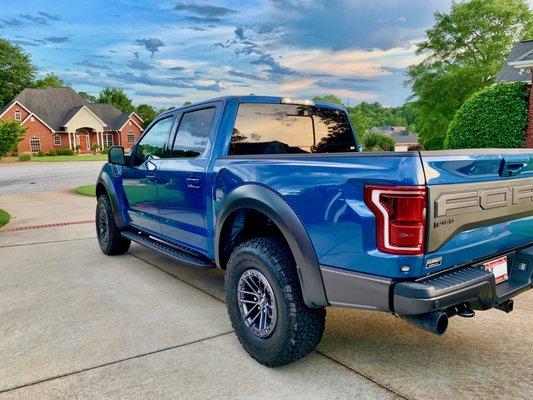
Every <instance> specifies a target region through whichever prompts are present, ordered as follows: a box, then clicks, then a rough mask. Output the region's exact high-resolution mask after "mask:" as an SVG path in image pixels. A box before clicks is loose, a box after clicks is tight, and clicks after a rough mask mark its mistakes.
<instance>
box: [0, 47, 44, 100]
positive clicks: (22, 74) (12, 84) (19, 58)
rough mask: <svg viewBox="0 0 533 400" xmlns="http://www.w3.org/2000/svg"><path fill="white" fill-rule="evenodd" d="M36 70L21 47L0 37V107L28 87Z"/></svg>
mask: <svg viewBox="0 0 533 400" xmlns="http://www.w3.org/2000/svg"><path fill="white" fill-rule="evenodd" d="M36 71H37V68H36V67H35V65H33V64H32V62H31V59H30V56H29V55H28V54H27V53H25V52H24V50H22V47H20V46H19V45H13V44H11V43H10V42H8V41H7V40H4V39H0V107H2V106H4V105H5V104H7V103H9V102H10V101H11V100H12V99H13V98H14V97H15V96H16V95H17V94H19V93H20V92H21V91H22V90H23V89H24V88H27V87H30V86H31V85H32V82H33V79H34V78H35V72H36Z"/></svg>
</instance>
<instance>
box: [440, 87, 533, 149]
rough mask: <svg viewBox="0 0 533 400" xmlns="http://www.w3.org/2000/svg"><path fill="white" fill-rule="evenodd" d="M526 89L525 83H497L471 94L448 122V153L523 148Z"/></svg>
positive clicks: (526, 104) (526, 101)
mask: <svg viewBox="0 0 533 400" xmlns="http://www.w3.org/2000/svg"><path fill="white" fill-rule="evenodd" d="M528 95H529V88H528V85H527V84H526V83H523V82H514V83H499V84H497V85H493V86H489V87H486V88H484V89H482V90H481V91H479V92H477V93H474V94H473V95H472V96H470V97H469V98H468V100H466V101H465V102H464V104H463V105H462V106H461V108H460V109H459V111H457V113H456V114H455V117H454V118H453V120H452V121H451V122H450V126H449V128H448V132H447V133H446V140H445V147H446V148H449V149H464V148H466V149H468V148H486V147H489V148H490V147H493V148H494V147H496V148H498V147H499V148H509V147H523V146H524V142H525V138H526V127H527V114H528V97H529V96H528Z"/></svg>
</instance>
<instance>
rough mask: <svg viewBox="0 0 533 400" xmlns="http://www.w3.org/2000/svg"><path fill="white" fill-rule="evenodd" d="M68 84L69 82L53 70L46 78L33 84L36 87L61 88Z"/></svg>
mask: <svg viewBox="0 0 533 400" xmlns="http://www.w3.org/2000/svg"><path fill="white" fill-rule="evenodd" d="M66 86H68V84H66V83H65V81H64V80H63V79H61V78H60V77H59V76H57V75H56V74H54V73H52V72H50V73H48V74H46V75H45V76H44V78H42V79H38V80H36V81H35V82H34V83H33V85H32V87H34V88H49V87H51V88H59V87H66Z"/></svg>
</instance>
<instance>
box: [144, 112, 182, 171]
mask: <svg viewBox="0 0 533 400" xmlns="http://www.w3.org/2000/svg"><path fill="white" fill-rule="evenodd" d="M172 117H173V116H171V117H168V118H164V119H162V120H160V121H158V122H156V123H155V125H152V127H151V128H150V130H149V131H148V132H147V133H146V134H145V135H144V136H143V138H142V139H141V140H140V141H139V144H137V149H136V150H135V164H136V165H140V164H142V163H143V162H144V161H146V160H147V159H149V158H161V156H162V155H163V150H164V147H165V143H166V141H167V139H168V136H169V133H170V129H171V128H172V124H173V123H174V118H172Z"/></svg>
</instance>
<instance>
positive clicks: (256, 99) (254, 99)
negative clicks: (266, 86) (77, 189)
mask: <svg viewBox="0 0 533 400" xmlns="http://www.w3.org/2000/svg"><path fill="white" fill-rule="evenodd" d="M282 99H289V98H287V97H279V96H256V95H247V96H221V97H216V98H214V99H209V100H204V101H200V102H197V103H192V104H188V105H186V106H183V107H178V108H173V109H172V110H168V111H167V112H165V113H163V114H162V115H164V114H166V113H172V112H174V111H179V110H184V109H187V108H192V107H197V106H199V105H202V104H207V103H212V102H214V101H228V100H236V101H238V102H239V103H266V104H281V103H282ZM290 99H292V100H295V101H304V100H302V99H295V98H290ZM305 101H312V102H313V105H314V106H317V107H323V108H333V109H337V110H342V111H346V108H345V107H344V106H342V105H339V104H333V103H328V102H325V101H314V100H305ZM285 104H298V103H287V102H286V103H285Z"/></svg>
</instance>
